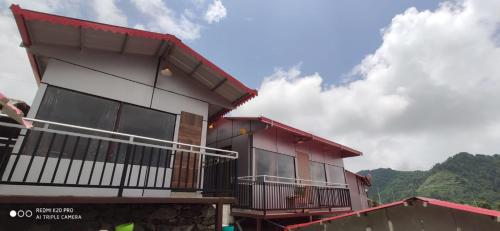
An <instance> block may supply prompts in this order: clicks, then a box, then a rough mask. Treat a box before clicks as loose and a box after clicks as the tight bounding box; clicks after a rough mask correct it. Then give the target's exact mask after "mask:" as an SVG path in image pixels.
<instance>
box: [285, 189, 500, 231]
mask: <svg viewBox="0 0 500 231" xmlns="http://www.w3.org/2000/svg"><path fill="white" fill-rule="evenodd" d="M415 200H419V201H422V202H426V203H428V204H431V205H435V206H440V207H445V208H450V209H455V210H460V211H464V212H469V213H475V214H481V215H486V216H492V217H497V218H498V217H500V211H495V210H489V209H483V208H478V207H473V206H469V205H462V204H456V203H452V202H448V201H442V200H437V199H432V198H425V197H412V198H408V199H406V200H402V201H396V202H392V203H388V204H384V205H380V206H377V207H373V208H369V209H364V210H359V211H354V212H350V213H346V214H343V215H339V216H335V217H330V218H325V219H321V220H317V221H312V222H307V223H302V224H295V225H289V226H287V227H285V230H293V229H297V228H301V227H307V226H310V225H313V224H318V223H319V224H321V223H324V222H326V221H333V220H338V219H342V218H345V217H350V216H357V215H358V214H362V213H367V212H371V211H375V210H380V209H384V208H388V207H394V206H398V205H402V204H404V203H409V202H412V201H415Z"/></svg>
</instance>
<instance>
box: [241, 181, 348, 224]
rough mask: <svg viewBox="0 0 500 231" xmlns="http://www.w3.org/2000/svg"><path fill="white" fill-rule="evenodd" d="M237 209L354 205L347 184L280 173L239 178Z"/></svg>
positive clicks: (334, 208) (315, 208)
mask: <svg viewBox="0 0 500 231" xmlns="http://www.w3.org/2000/svg"><path fill="white" fill-rule="evenodd" d="M236 197H237V198H236V199H237V202H236V204H235V208H237V209H238V210H237V213H239V214H243V213H254V214H260V215H264V216H265V215H270V214H272V213H282V214H283V213H312V212H334V211H346V210H350V208H351V200H350V196H349V188H348V186H347V185H346V184H334V183H328V182H320V181H312V180H304V179H293V178H284V177H276V176H266V175H261V176H246V177H239V178H238V190H237V195H236Z"/></svg>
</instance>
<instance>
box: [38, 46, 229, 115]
mask: <svg viewBox="0 0 500 231" xmlns="http://www.w3.org/2000/svg"><path fill="white" fill-rule="evenodd" d="M30 50H31V51H32V52H34V53H35V54H37V55H41V56H45V57H47V67H46V69H45V72H44V73H43V76H42V83H47V84H49V85H54V86H59V87H64V88H68V89H72V90H76V91H82V92H86V93H89V94H92V95H97V96H101V97H105V98H110V99H114V100H119V101H123V102H127V103H132V104H136V105H140V106H144V107H151V108H154V109H157V110H161V111H165V112H170V113H174V114H180V113H181V111H186V112H190V113H194V114H198V115H202V116H203V119H204V120H208V117H209V115H208V108H209V105H210V104H213V105H218V106H223V107H226V108H232V106H231V103H230V102H228V101H227V100H226V99H224V98H222V97H221V96H219V95H218V94H216V93H214V92H212V91H210V89H208V88H207V87H205V86H203V85H202V84H201V83H199V82H198V81H197V80H195V79H194V78H192V77H190V76H188V75H187V74H186V73H184V72H182V71H180V70H179V69H177V68H175V67H173V66H171V65H170V64H168V63H163V62H162V63H161V64H160V69H161V68H163V67H165V65H168V66H169V67H170V69H171V70H172V73H173V75H172V76H162V75H161V74H158V77H157V76H156V73H157V67H158V58H155V57H150V56H140V55H121V54H118V53H116V52H104V51H97V50H91V49H83V50H79V49H74V48H67V47H56V46H47V45H33V46H31V47H30ZM155 81H156V88H154V85H155Z"/></svg>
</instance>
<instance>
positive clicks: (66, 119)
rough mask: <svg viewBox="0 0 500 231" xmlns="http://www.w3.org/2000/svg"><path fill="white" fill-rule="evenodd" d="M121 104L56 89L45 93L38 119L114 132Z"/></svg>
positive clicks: (48, 89) (52, 88)
mask: <svg viewBox="0 0 500 231" xmlns="http://www.w3.org/2000/svg"><path fill="white" fill-rule="evenodd" d="M119 107H120V103H118V102H115V101H112V100H108V99H104V98H100V97H96V96H91V95H86V94H82V93H78V92H74V91H70V90H65V89H61V88H56V87H50V86H49V87H48V88H47V90H46V91H45V96H44V97H43V100H42V103H41V104H40V109H39V110H38V112H37V115H36V117H37V118H39V119H42V120H49V121H55V122H60V123H66V124H73V125H78V126H83V127H90V128H97V129H103V130H113V127H114V124H115V120H116V115H117V114H118V108H119Z"/></svg>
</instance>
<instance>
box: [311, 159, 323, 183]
mask: <svg viewBox="0 0 500 231" xmlns="http://www.w3.org/2000/svg"><path fill="white" fill-rule="evenodd" d="M309 166H310V169H311V180H313V181H322V182H326V175H325V164H323V163H319V162H314V161H310V162H309Z"/></svg>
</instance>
